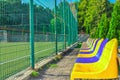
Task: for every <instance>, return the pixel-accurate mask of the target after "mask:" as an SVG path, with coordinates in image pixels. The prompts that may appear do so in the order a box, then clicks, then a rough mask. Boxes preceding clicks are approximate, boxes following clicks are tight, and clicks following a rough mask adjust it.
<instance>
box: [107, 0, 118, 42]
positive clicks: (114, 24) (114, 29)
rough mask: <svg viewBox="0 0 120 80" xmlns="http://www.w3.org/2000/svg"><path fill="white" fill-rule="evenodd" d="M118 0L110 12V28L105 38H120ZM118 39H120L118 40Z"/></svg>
mask: <svg viewBox="0 0 120 80" xmlns="http://www.w3.org/2000/svg"><path fill="white" fill-rule="evenodd" d="M119 30H120V1H117V2H116V3H115V5H114V9H113V12H112V19H111V21H110V28H109V31H108V34H107V38H109V39H112V38H117V39H120V38H119V36H120V33H119ZM119 41H120V40H119Z"/></svg>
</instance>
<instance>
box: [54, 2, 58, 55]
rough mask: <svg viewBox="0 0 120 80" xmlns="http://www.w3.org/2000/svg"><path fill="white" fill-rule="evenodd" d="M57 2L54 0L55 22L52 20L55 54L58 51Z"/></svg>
mask: <svg viewBox="0 0 120 80" xmlns="http://www.w3.org/2000/svg"><path fill="white" fill-rule="evenodd" d="M56 5H57V3H56V0H55V2H54V7H55V8H54V19H55V22H54V27H55V49H56V55H57V52H58V43H57V8H56V7H57V6H56Z"/></svg>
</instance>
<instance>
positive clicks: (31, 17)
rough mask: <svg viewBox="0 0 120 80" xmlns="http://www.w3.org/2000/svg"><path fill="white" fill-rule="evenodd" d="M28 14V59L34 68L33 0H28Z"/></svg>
mask: <svg viewBox="0 0 120 80" xmlns="http://www.w3.org/2000/svg"><path fill="white" fill-rule="evenodd" d="M29 11H30V12H29V16H30V53H31V54H30V55H31V56H30V61H31V67H32V69H34V67H35V65H34V64H35V63H34V5H33V0H30V3H29Z"/></svg>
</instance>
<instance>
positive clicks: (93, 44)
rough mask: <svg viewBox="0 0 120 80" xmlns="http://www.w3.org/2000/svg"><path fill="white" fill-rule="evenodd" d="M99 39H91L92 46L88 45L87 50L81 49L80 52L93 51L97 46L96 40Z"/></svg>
mask: <svg viewBox="0 0 120 80" xmlns="http://www.w3.org/2000/svg"><path fill="white" fill-rule="evenodd" d="M97 40H98V39H96V40H93V41H91V42H90V43H91V44H90V46H89V47H88V48H89V49H87V50H85V49H83V50H82V49H81V50H80V51H79V52H89V51H92V50H93V49H94V46H95V43H96V41H97Z"/></svg>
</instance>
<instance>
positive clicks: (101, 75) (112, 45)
mask: <svg viewBox="0 0 120 80" xmlns="http://www.w3.org/2000/svg"><path fill="white" fill-rule="evenodd" d="M117 48H118V41H117V39H112V40H111V41H109V42H108V43H107V44H106V46H105V48H104V50H103V53H102V55H101V58H100V60H99V61H98V62H94V63H75V65H74V67H73V70H72V73H71V80H74V79H81V78H82V79H115V78H118V64H117V53H118V52H117Z"/></svg>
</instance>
